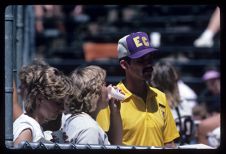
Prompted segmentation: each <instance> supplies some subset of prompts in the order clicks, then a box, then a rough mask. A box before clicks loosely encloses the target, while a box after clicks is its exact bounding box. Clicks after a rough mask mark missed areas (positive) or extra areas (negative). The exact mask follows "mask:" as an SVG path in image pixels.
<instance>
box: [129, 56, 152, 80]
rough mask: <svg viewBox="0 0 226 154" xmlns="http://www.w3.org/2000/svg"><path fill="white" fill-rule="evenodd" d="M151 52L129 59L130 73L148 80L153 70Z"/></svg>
mask: <svg viewBox="0 0 226 154" xmlns="http://www.w3.org/2000/svg"><path fill="white" fill-rule="evenodd" d="M152 66H153V54H151V53H150V54H147V55H145V56H143V57H140V58H137V59H131V63H130V66H129V67H130V69H129V72H130V75H133V76H134V77H135V78H138V79H140V80H146V81H148V80H150V78H151V75H152V71H153V67H152Z"/></svg>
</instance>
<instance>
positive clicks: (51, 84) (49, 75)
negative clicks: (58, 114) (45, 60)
mask: <svg viewBox="0 0 226 154" xmlns="http://www.w3.org/2000/svg"><path fill="white" fill-rule="evenodd" d="M33 68H35V67H33ZM36 68H37V67H36ZM38 68H39V69H37V70H33V71H30V70H29V69H28V72H26V71H25V72H26V73H27V76H25V79H26V80H25V81H26V83H28V88H27V98H26V100H25V110H26V112H27V113H30V114H31V113H33V111H34V110H35V108H36V98H37V96H41V98H44V99H47V100H54V101H57V102H59V103H64V98H65V97H67V96H68V95H72V92H73V91H74V90H73V87H72V82H71V80H70V78H69V77H67V76H65V75H64V74H63V72H61V71H59V70H58V69H56V68H54V67H50V66H48V67H38ZM30 69H31V68H30ZM25 72H24V74H26V73H25Z"/></svg>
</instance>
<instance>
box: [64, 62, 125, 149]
mask: <svg viewBox="0 0 226 154" xmlns="http://www.w3.org/2000/svg"><path fill="white" fill-rule="evenodd" d="M71 78H72V82H73V86H74V89H76V90H74V93H73V95H72V96H70V97H69V98H68V101H66V102H65V113H68V114H67V115H66V116H67V118H66V120H65V122H64V126H63V131H64V132H66V134H67V136H68V141H69V142H70V143H74V144H100V145H109V144H118V145H120V144H121V142H122V141H121V140H122V121H121V116H120V103H119V101H118V100H116V99H114V98H109V97H108V91H107V87H106V83H105V80H106V71H105V70H104V69H102V68H100V67H99V66H94V65H91V66H87V67H81V68H77V69H76V70H74V71H73V72H72V74H71ZM108 104H109V106H110V109H111V113H112V114H111V117H110V118H111V128H110V130H109V132H108V135H107V134H106V133H105V132H104V131H103V130H102V129H101V127H100V126H99V125H98V123H97V122H96V121H95V120H96V117H97V114H98V113H99V111H100V110H101V109H104V108H106V107H107V106H108ZM108 137H109V139H108Z"/></svg>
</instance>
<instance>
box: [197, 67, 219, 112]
mask: <svg viewBox="0 0 226 154" xmlns="http://www.w3.org/2000/svg"><path fill="white" fill-rule="evenodd" d="M202 79H203V81H204V82H205V83H206V89H204V90H203V91H202V92H201V94H200V98H199V100H200V103H201V104H202V103H203V104H204V106H205V107H206V110H207V112H208V114H209V115H212V114H214V113H216V112H217V113H219V112H220V72H218V71H217V70H216V69H208V70H207V71H206V72H205V73H204V75H203V77H202Z"/></svg>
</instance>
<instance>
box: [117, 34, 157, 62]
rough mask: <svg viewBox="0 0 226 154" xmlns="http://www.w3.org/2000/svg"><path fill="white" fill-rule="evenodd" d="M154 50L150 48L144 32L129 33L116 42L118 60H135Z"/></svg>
mask: <svg viewBox="0 0 226 154" xmlns="http://www.w3.org/2000/svg"><path fill="white" fill-rule="evenodd" d="M156 50H157V49H155V48H153V47H152V46H151V44H150V40H149V38H148V35H147V34H146V33H144V32H135V33H131V34H129V35H126V36H124V37H123V38H121V39H120V40H119V41H118V58H123V57H126V56H128V57H129V58H131V59H136V58H140V57H142V56H144V55H146V54H148V53H151V52H153V51H156Z"/></svg>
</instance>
